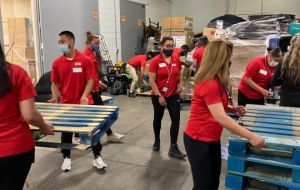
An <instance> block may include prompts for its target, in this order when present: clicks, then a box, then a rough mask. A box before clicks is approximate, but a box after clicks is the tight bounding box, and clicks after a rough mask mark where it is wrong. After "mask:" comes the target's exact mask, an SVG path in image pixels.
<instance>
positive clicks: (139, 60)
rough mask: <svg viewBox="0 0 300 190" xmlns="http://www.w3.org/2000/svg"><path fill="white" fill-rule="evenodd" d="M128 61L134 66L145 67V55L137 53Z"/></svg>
mask: <svg viewBox="0 0 300 190" xmlns="http://www.w3.org/2000/svg"><path fill="white" fill-rule="evenodd" d="M128 63H129V64H130V65H131V66H133V67H134V68H145V67H146V63H147V56H146V55H137V56H135V57H133V58H131V59H130V60H129V61H128Z"/></svg>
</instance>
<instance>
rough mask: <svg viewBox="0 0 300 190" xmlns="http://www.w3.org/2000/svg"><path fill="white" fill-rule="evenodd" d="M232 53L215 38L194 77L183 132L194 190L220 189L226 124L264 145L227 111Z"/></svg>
mask: <svg viewBox="0 0 300 190" xmlns="http://www.w3.org/2000/svg"><path fill="white" fill-rule="evenodd" d="M231 53H232V45H231V44H227V43H225V42H223V41H221V40H216V41H212V42H211V43H210V44H208V46H207V48H206V51H205V54H204V59H203V65H202V66H201V67H200V70H199V71H198V73H197V74H196V76H195V84H196V86H195V90H194V95H193V97H192V105H191V113H190V117H189V120H188V123H187V126H186V129H185V131H184V145H185V149H186V152H187V156H188V159H189V162H190V165H191V168H192V174H193V180H194V188H193V190H217V189H218V186H219V177H220V172H221V147H220V138H221V133H222V129H223V127H225V128H227V129H228V130H230V131H231V132H233V133H236V134H238V135H240V136H242V137H244V138H246V139H249V141H250V143H251V144H252V145H253V146H254V147H257V148H261V147H263V146H264V139H263V138H262V137H260V136H258V135H255V134H254V133H252V132H250V131H249V130H247V129H245V128H243V127H241V126H240V125H239V124H238V123H237V122H235V121H234V120H233V119H231V118H230V117H229V116H228V115H227V114H226V111H225V110H228V95H227V93H226V91H227V92H228V90H226V89H227V88H228V86H229V83H230V78H229V61H230V56H231ZM228 94H229V93H228ZM230 111H236V112H237V113H238V114H239V115H243V114H244V113H245V110H244V109H242V108H241V107H238V108H236V109H232V108H231V110H230Z"/></svg>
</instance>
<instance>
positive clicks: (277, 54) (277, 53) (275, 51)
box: [267, 47, 282, 57]
mask: <svg viewBox="0 0 300 190" xmlns="http://www.w3.org/2000/svg"><path fill="white" fill-rule="evenodd" d="M267 51H268V53H269V54H271V55H272V56H273V57H280V56H281V55H282V51H281V49H280V48H279V47H276V48H273V47H268V48H267Z"/></svg>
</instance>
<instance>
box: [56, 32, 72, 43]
mask: <svg viewBox="0 0 300 190" xmlns="http://www.w3.org/2000/svg"><path fill="white" fill-rule="evenodd" d="M63 35H65V36H67V37H68V38H70V39H72V40H74V41H75V36H74V34H73V33H72V32H70V31H62V32H61V33H59V36H63Z"/></svg>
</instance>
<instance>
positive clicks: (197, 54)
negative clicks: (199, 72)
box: [193, 47, 205, 66]
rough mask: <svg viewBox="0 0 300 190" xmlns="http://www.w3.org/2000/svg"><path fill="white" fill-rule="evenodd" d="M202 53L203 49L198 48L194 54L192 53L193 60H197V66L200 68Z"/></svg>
mask: <svg viewBox="0 0 300 190" xmlns="http://www.w3.org/2000/svg"><path fill="white" fill-rule="evenodd" d="M204 52H205V47H200V48H198V49H196V50H195V52H194V53H193V59H196V60H197V66H200V64H201V62H202V59H203V55H204Z"/></svg>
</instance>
